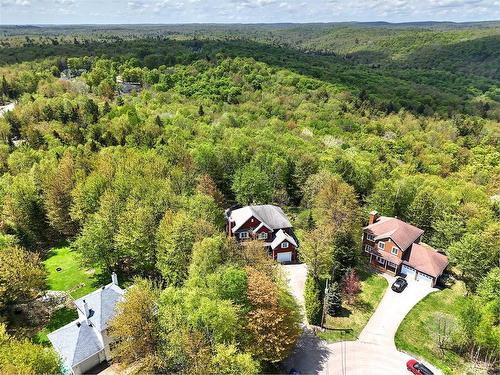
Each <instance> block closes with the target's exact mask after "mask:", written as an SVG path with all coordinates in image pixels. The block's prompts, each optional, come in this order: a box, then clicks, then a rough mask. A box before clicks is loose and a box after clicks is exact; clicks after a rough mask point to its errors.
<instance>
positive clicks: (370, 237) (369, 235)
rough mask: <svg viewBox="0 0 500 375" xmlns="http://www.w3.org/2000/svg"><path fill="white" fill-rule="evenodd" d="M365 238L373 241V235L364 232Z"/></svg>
mask: <svg viewBox="0 0 500 375" xmlns="http://www.w3.org/2000/svg"><path fill="white" fill-rule="evenodd" d="M366 239H367V240H368V241H373V240H374V239H375V236H374V235H373V234H370V233H366Z"/></svg>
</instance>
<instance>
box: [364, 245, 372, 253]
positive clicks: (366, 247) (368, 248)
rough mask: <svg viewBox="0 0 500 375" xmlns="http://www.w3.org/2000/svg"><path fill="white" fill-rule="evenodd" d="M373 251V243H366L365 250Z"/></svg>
mask: <svg viewBox="0 0 500 375" xmlns="http://www.w3.org/2000/svg"><path fill="white" fill-rule="evenodd" d="M372 251H373V246H372V245H365V252H366V253H371V252H372Z"/></svg>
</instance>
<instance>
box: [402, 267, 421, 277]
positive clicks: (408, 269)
mask: <svg viewBox="0 0 500 375" xmlns="http://www.w3.org/2000/svg"><path fill="white" fill-rule="evenodd" d="M416 272H417V271H416V270H415V268H411V267H408V266H407V265H406V264H403V266H402V267H401V273H402V274H403V275H408V276H413V277H415V274H416Z"/></svg>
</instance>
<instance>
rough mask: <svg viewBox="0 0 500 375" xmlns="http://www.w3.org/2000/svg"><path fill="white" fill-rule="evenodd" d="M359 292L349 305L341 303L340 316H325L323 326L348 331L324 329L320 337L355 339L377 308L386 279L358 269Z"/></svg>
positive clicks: (341, 339)
mask: <svg viewBox="0 0 500 375" xmlns="http://www.w3.org/2000/svg"><path fill="white" fill-rule="evenodd" d="M359 276H360V279H361V292H360V294H359V295H358V297H357V299H356V301H355V302H354V303H353V304H352V305H349V304H347V303H343V305H342V314H341V315H342V316H338V317H331V316H328V317H327V318H326V323H325V327H328V328H332V329H347V330H350V331H349V332H348V333H345V334H343V333H342V331H330V330H326V331H325V332H322V333H321V334H320V337H321V338H323V339H325V340H328V341H331V342H335V341H343V340H356V339H357V338H358V336H359V334H360V333H361V331H362V330H363V328H364V327H365V325H366V323H368V320H369V319H370V317H371V316H372V314H373V312H374V311H375V309H376V308H377V306H378V304H379V302H380V300H381V299H382V296H383V295H384V292H385V290H386V289H387V286H388V284H387V281H386V279H384V278H383V277H382V276H380V275H377V274H373V273H370V272H368V271H360V273H359Z"/></svg>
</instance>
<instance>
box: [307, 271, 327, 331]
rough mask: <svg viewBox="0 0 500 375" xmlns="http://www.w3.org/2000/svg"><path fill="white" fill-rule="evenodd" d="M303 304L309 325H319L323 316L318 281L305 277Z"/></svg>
mask: <svg viewBox="0 0 500 375" xmlns="http://www.w3.org/2000/svg"><path fill="white" fill-rule="evenodd" d="M304 300H305V301H304V302H305V307H306V317H307V321H308V322H309V324H314V325H320V324H321V317H322V315H323V301H322V298H321V287H320V285H319V281H318V280H316V279H315V278H314V277H312V276H311V275H310V274H308V275H307V279H306V287H305V291H304Z"/></svg>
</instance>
